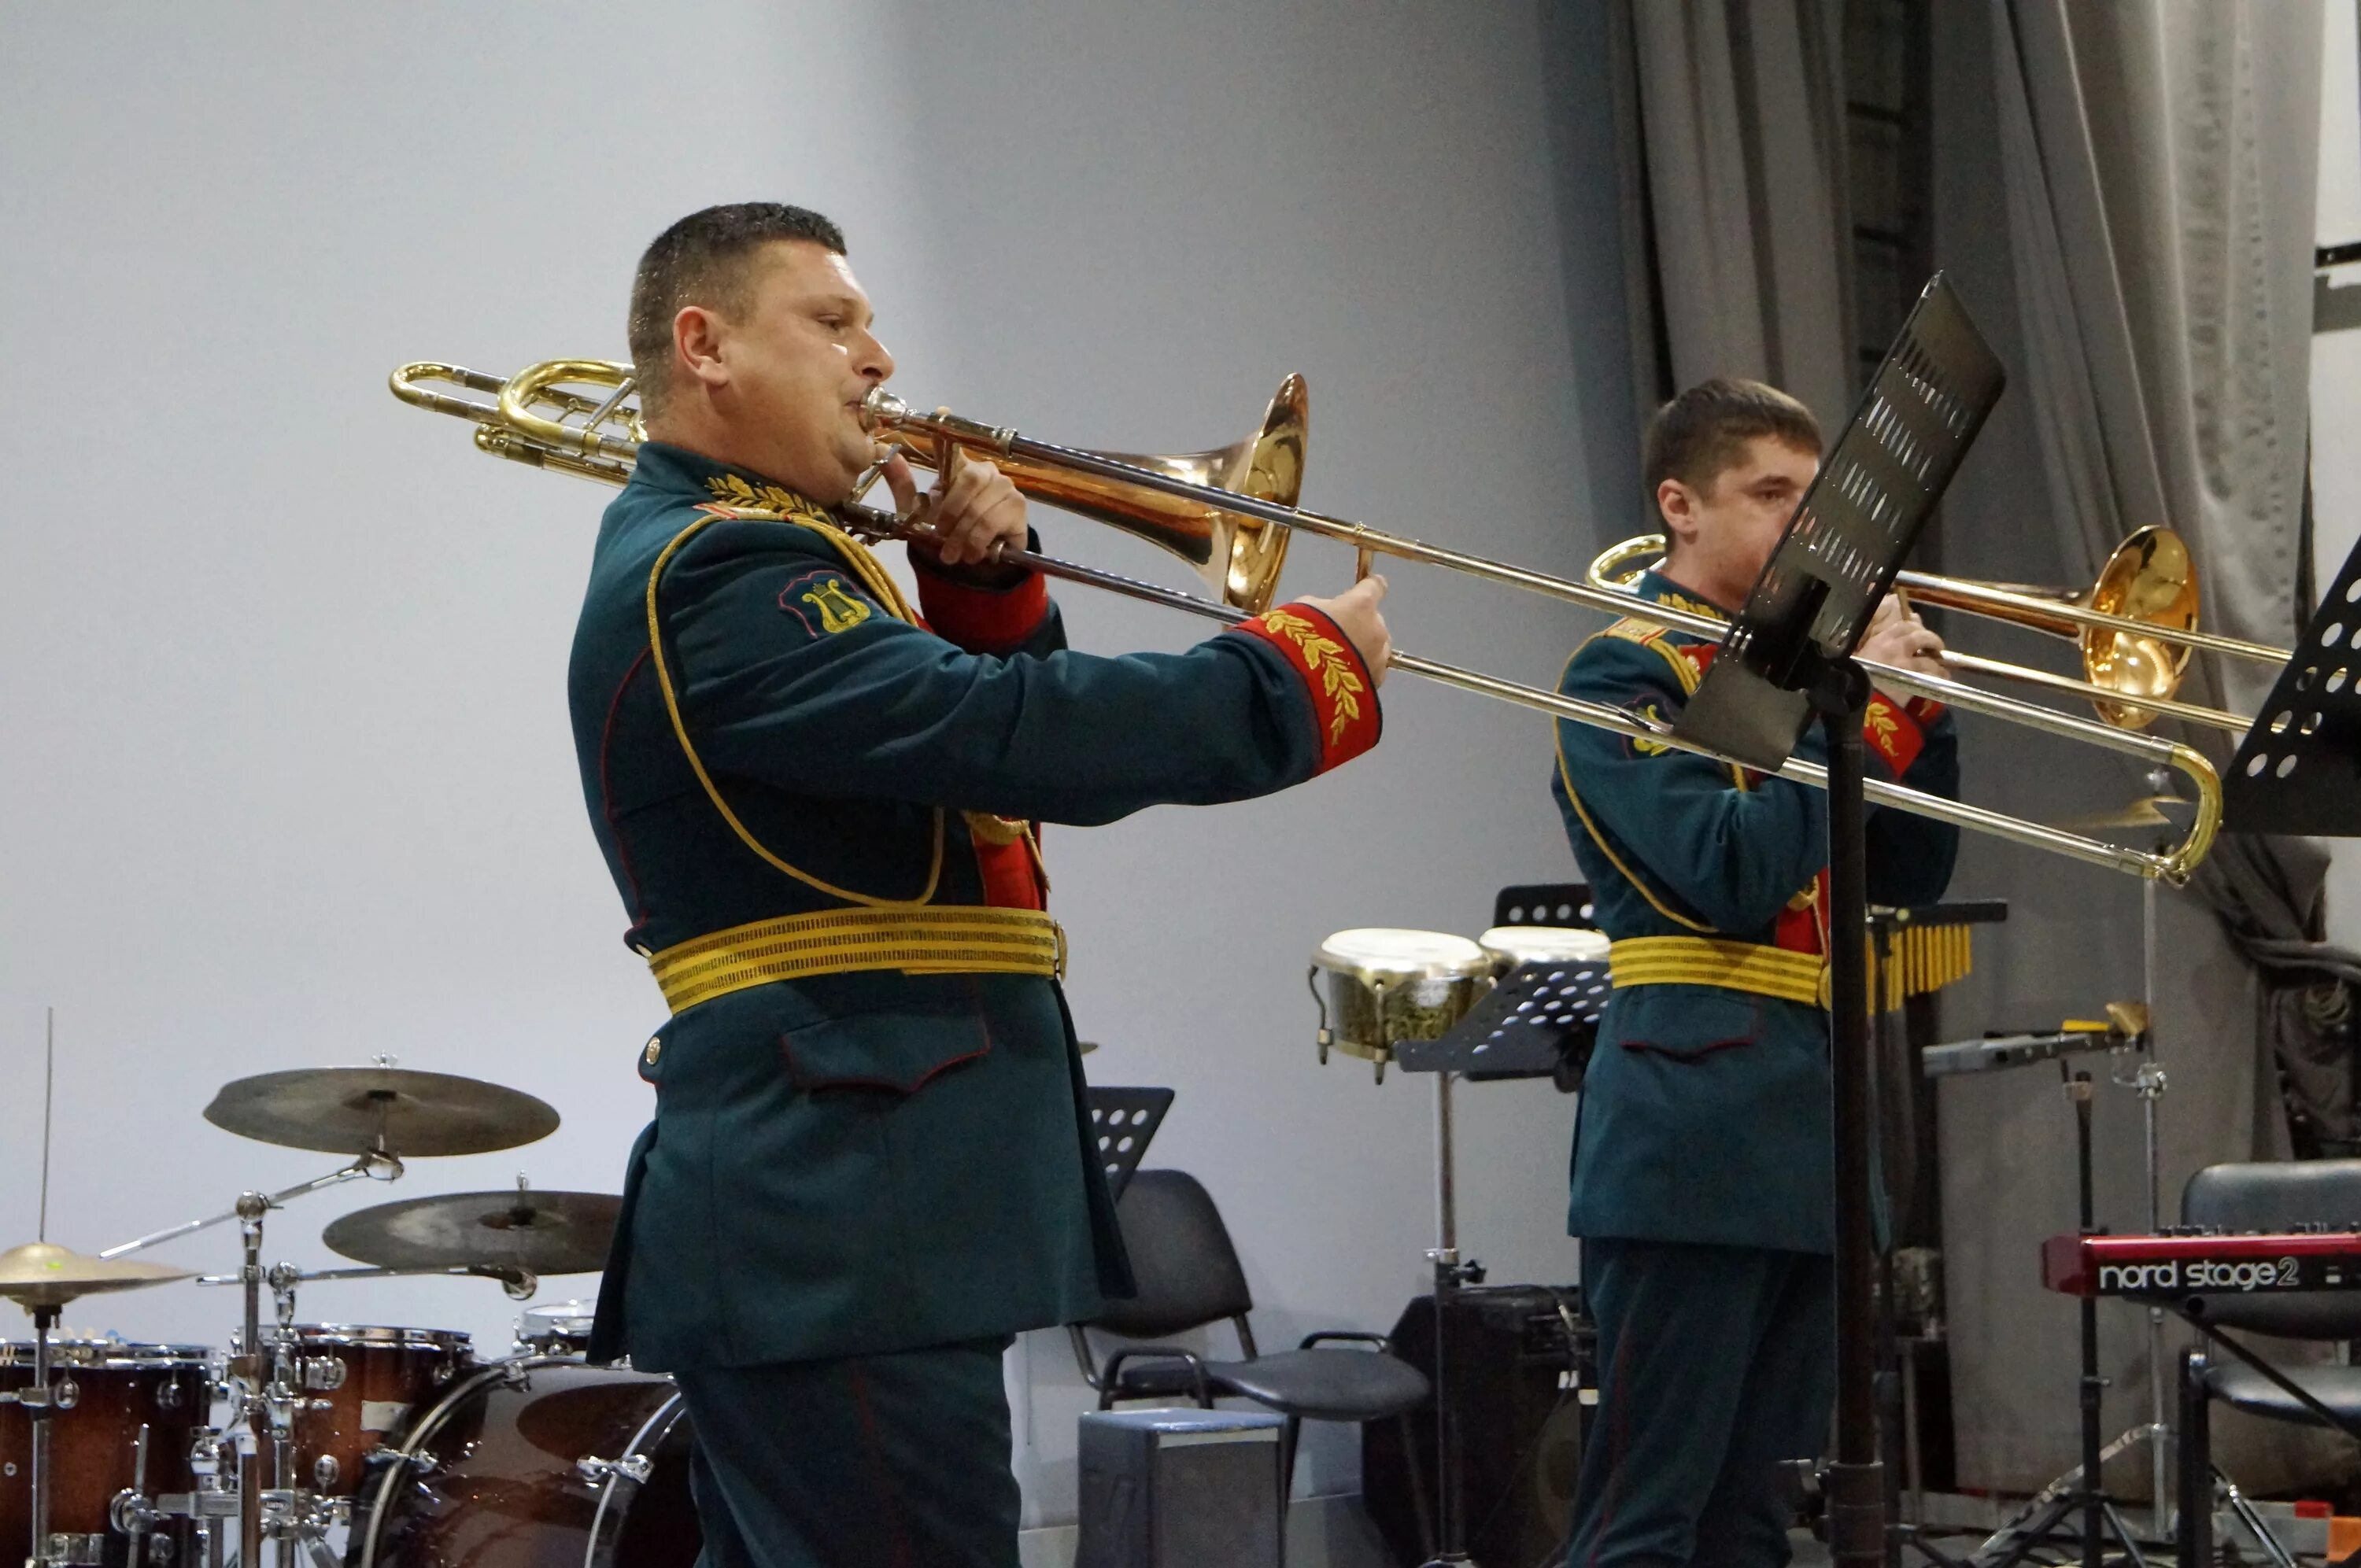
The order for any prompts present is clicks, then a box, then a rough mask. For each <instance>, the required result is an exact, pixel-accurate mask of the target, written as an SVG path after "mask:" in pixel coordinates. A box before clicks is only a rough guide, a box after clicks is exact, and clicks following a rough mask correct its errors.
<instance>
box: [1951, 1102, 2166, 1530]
mask: <svg viewBox="0 0 2361 1568" xmlns="http://www.w3.org/2000/svg"><path fill="white" fill-rule="evenodd" d="M2059 1074H2060V1075H2061V1076H2062V1077H2063V1078H2064V1079H2065V1086H2066V1096H2067V1099H2068V1100H2069V1101H2070V1102H2071V1103H2072V1104H2073V1107H2074V1164H2075V1176H2076V1179H2077V1184H2078V1187H2079V1190H2080V1209H2079V1212H2080V1218H2081V1234H2084V1235H2086V1236H2091V1235H2096V1234H2099V1223H2098V1212H2097V1202H2096V1200H2095V1198H2094V1196H2093V1193H2092V1185H2093V1184H2092V1156H2091V1096H2092V1082H2091V1075H2090V1074H2089V1073H2087V1072H2073V1071H2070V1070H2069V1069H2067V1068H2066V1067H2065V1066H2064V1065H2063V1064H2060V1066H2059ZM2081 1351H2082V1375H2081V1379H2080V1382H2079V1384H2078V1387H2079V1388H2080V1390H2081V1401H2080V1402H2081V1415H2082V1420H2081V1436H2082V1462H2081V1464H2079V1465H2078V1466H2076V1467H2075V1468H2074V1469H2073V1470H2071V1471H2070V1472H2068V1473H2067V1474H2066V1475H2062V1476H2060V1477H2059V1478H2058V1479H2057V1480H2055V1481H2052V1482H2051V1483H2050V1484H2049V1485H2048V1486H2047V1487H2045V1488H2044V1489H2043V1490H2042V1492H2041V1493H2040V1495H2038V1496H2037V1497H2034V1498H2033V1499H2032V1501H2030V1502H2028V1503H2027V1504H2026V1506H2025V1508H2024V1509H2023V1510H2022V1511H2020V1512H2019V1513H2018V1514H2017V1516H2016V1517H2015V1519H2011V1520H2010V1521H2009V1522H2008V1523H2007V1524H2005V1525H2003V1526H2002V1527H2001V1528H2000V1530H1997V1531H1995V1532H1994V1533H1993V1535H1992V1536H1991V1537H1990V1538H1989V1539H1987V1540H1986V1541H1984V1543H1983V1544H1982V1546H1981V1547H1979V1548H1977V1550H1976V1552H1975V1553H1974V1554H1973V1555H1972V1556H1971V1557H1970V1558H1969V1559H1968V1561H1969V1562H1970V1563H1972V1564H1975V1565H1976V1568H2015V1564H2017V1563H2022V1562H2024V1561H2025V1560H2026V1558H2028V1557H2030V1556H2031V1555H2032V1554H2033V1553H2034V1552H2037V1551H2038V1550H2039V1549H2040V1548H2041V1546H2042V1545H2043V1543H2044V1542H2045V1541H2047V1540H2048V1535H2049V1532H2050V1531H2051V1530H2054V1529H2056V1528H2057V1527H2058V1526H2059V1525H2060V1524H2062V1523H2064V1522H2065V1521H2066V1520H2067V1519H2070V1518H2071V1517H2072V1516H2073V1515H2075V1514H2076V1513H2078V1512H2079V1513H2080V1514H2081V1518H2082V1556H2081V1563H2082V1568H2100V1559H2101V1539H2102V1537H2103V1535H2106V1534H2112V1535H2113V1536H2114V1539H2115V1543H2116V1544H2117V1545H2119V1546H2120V1547H2122V1548H2123V1551H2124V1556H2125V1560H2126V1561H2127V1562H2128V1563H2130V1564H2131V1568H2147V1558H2145V1557H2144V1556H2142V1555H2141V1554H2140V1549H2139V1543H2138V1541H2136V1539H2135V1538H2134V1536H2133V1532H2132V1528H2131V1525H2130V1524H2129V1523H2128V1522H2126V1521H2125V1519H2124V1516H2123V1512H2122V1510H2121V1509H2119V1508H2116V1507H2115V1505H2114V1499H2112V1498H2110V1497H2108V1496H2107V1494H2106V1492H2105V1490H2104V1489H2103V1481H2102V1476H2101V1469H2102V1467H2103V1465H2104V1464H2105V1462H2106V1460H2107V1459H2108V1457H2109V1456H2111V1455H2113V1454H2114V1453H2117V1452H2118V1451H2120V1450H2121V1449H2122V1448H2124V1447H2125V1445H2126V1442H2127V1441H2128V1440H2127V1439H2124V1438H2119V1439H2117V1440H2116V1441H2115V1442H2114V1443H2113V1444H2111V1445H2109V1446H2107V1447H2105V1448H2102V1447H2101V1446H2100V1442H2099V1415H2100V1398H2101V1395H2102V1393H2103V1390H2104V1389H2105V1387H2106V1384H2107V1380H2106V1378H2104V1377H2103V1376H2100V1373H2099V1300H2098V1298H2097V1297H2095V1296H2085V1297H2083V1298H2082V1299H2081Z"/></svg>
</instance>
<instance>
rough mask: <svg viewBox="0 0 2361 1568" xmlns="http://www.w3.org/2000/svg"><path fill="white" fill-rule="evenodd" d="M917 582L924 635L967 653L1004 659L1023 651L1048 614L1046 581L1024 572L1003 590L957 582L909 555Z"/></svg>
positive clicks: (1038, 574)
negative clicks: (929, 632) (1010, 652)
mask: <svg viewBox="0 0 2361 1568" xmlns="http://www.w3.org/2000/svg"><path fill="white" fill-rule="evenodd" d="M910 571H911V575H912V576H916V577H917V579H918V607H919V610H920V613H921V614H922V615H924V616H925V618H926V622H927V626H928V630H932V631H933V632H934V634H935V635H936V636H938V637H940V638H942V639H943V640H944V641H948V642H953V643H956V644H958V645H959V646H960V647H961V648H963V649H965V650H967V651H968V652H971V653H1004V652H1007V651H1008V650H1010V649H1012V648H1019V647H1022V646H1024V643H1025V640H1026V639H1027V638H1028V637H1030V636H1032V635H1033V633H1034V632H1035V631H1036V630H1039V628H1040V625H1041V618H1042V617H1043V616H1045V615H1048V614H1049V579H1048V578H1046V577H1044V576H1041V574H1040V573H1038V572H1027V573H1026V574H1025V576H1024V577H1023V578H1021V579H1020V580H1018V581H1017V582H1015V583H1012V584H1011V585H1009V586H1008V587H1005V588H987V587H983V586H981V585H979V584H975V583H967V582H961V580H960V579H959V578H957V577H954V576H951V575H950V573H948V572H946V571H944V570H943V569H942V568H941V567H939V566H935V565H929V564H928V562H927V561H926V560H925V559H924V558H923V557H921V556H920V555H919V554H918V553H917V551H915V550H914V551H912V552H911V553H910Z"/></svg>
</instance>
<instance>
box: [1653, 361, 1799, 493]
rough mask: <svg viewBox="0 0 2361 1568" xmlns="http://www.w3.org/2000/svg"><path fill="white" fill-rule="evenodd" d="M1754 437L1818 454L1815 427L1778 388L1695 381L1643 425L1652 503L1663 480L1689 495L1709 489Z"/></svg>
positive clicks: (1729, 380)
mask: <svg viewBox="0 0 2361 1568" xmlns="http://www.w3.org/2000/svg"><path fill="white" fill-rule="evenodd" d="M1759 435H1769V436H1775V437H1777V438H1778V439H1779V440H1780V441H1782V442H1784V443H1785V444H1788V445H1789V446H1793V447H1795V448H1797V449H1798V450H1801V451H1808V452H1812V453H1815V454H1817V452H1818V451H1819V449H1820V422H1819V421H1818V420H1816V419H1814V418H1813V417H1812V411H1811V410H1809V409H1807V408H1806V407H1805V406H1804V405H1803V404H1802V403H1799V402H1797V401H1796V400H1795V399H1793V398H1791V397H1789V396H1788V395H1787V394H1786V393H1784V392H1783V391H1781V390H1780V389H1778V388H1776V387H1767V386H1764V385H1763V383H1762V382H1760V381H1748V380H1743V379H1741V378H1738V377H1736V376H1716V377H1715V378H1713V379H1712V380H1710V381H1699V382H1698V383H1697V385H1696V386H1694V387H1691V388H1690V389H1688V390H1687V391H1686V392H1683V393H1682V394H1681V395H1680V396H1679V397H1677V398H1675V399H1674V400H1672V401H1671V402H1669V403H1666V404H1665V405H1664V407H1663V408H1660V409H1658V410H1657V411H1656V413H1655V417H1654V418H1653V419H1651V420H1650V421H1649V422H1648V433H1647V435H1646V436H1645V437H1644V438H1643V439H1642V442H1641V444H1640V466H1641V470H1642V474H1643V475H1644V477H1646V479H1647V483H1648V495H1649V498H1650V499H1651V502H1652V504H1653V499H1654V497H1655V494H1656V490H1657V488H1658V487H1660V486H1662V485H1663V484H1664V481H1665V480H1666V479H1678V480H1679V481H1680V482H1681V483H1682V484H1684V485H1686V486H1688V487H1689V488H1691V489H1694V490H1708V489H1711V488H1713V482H1714V481H1715V480H1716V479H1719V478H1720V477H1721V475H1722V472H1723V470H1724V469H1727V468H1728V467H1730V466H1731V465H1732V464H1734V463H1736V462H1737V461H1738V459H1739V458H1740V456H1741V455H1743V454H1744V452H1745V450H1746V444H1747V443H1748V442H1750V441H1752V440H1753V439H1754V438H1755V437H1756V436H1759Z"/></svg>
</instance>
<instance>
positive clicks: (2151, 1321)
mask: <svg viewBox="0 0 2361 1568" xmlns="http://www.w3.org/2000/svg"><path fill="white" fill-rule="evenodd" d="M2140 957H2141V978H2140V1003H2141V1005H2142V1006H2144V1007H2145V1008H2147V1032H2148V1033H2147V1038H2148V1046H2147V1051H2148V1059H2147V1062H2146V1063H2145V1064H2144V1065H2143V1066H2142V1067H2141V1068H2140V1070H2139V1096H2140V1124H2141V1128H2142V1130H2143V1132H2144V1134H2145V1135H2146V1138H2147V1230H2148V1234H2150V1235H2154V1234H2157V1233H2158V1232H2159V1231H2161V1230H2162V1229H2164V1146H2163V1143H2162V1140H2161V1137H2160V1136H2159V1130H2158V1125H2157V1113H2158V1104H2157V1102H2158V1099H2160V1098H2161V1097H2162V1095H2163V1093H2164V1069H2163V1068H2162V1067H2161V1066H2159V1065H2158V1062H2157V1059H2156V1039H2157V1027H2156V883H2155V881H2154V880H2153V879H2150V880H2149V881H2147V883H2144V884H2143V885H2142V886H2141V888H2140ZM2166 1409H2168V1407H2167V1405H2166V1404H2165V1371H2164V1309H2163V1308H2162V1307H2158V1306H2151V1307H2149V1308H2148V1310H2147V1422H2148V1426H2147V1439H2148V1476H2149V1484H2150V1485H2151V1486H2153V1487H2154V1490H2153V1491H2152V1492H2150V1493H2149V1508H2150V1516H2151V1519H2152V1521H2153V1524H2154V1528H2155V1530H2156V1538H2157V1539H2158V1541H2166V1540H2169V1539H2170V1538H2171V1535H2172V1505H2171V1502H2170V1493H2169V1489H2168V1486H2167V1481H2168V1477H2169V1475H2170V1463H2169V1454H2168V1452H2167V1451H2168V1450H2169V1448H2170V1447H2171V1443H2172V1428H2171V1427H2170V1426H2169V1425H2168V1424H2167V1423H2166V1420H2165V1411H2166Z"/></svg>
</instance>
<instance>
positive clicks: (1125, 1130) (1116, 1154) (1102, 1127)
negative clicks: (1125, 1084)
mask: <svg viewBox="0 0 2361 1568" xmlns="http://www.w3.org/2000/svg"><path fill="white" fill-rule="evenodd" d="M1172 1093H1173V1091H1171V1090H1170V1089H1102V1088H1100V1087H1099V1086H1098V1085H1097V1084H1095V1083H1093V1084H1092V1085H1091V1086H1090V1087H1089V1088H1087V1089H1085V1090H1083V1091H1082V1097H1083V1100H1084V1102H1085V1103H1087V1104H1088V1105H1089V1107H1090V1112H1091V1140H1092V1141H1093V1143H1095V1144H1096V1145H1097V1146H1098V1151H1099V1168H1100V1169H1101V1170H1102V1171H1104V1173H1105V1174H1106V1184H1107V1196H1108V1197H1109V1198H1111V1199H1113V1198H1120V1197H1122V1196H1123V1190H1124V1189H1125V1188H1126V1187H1128V1186H1130V1185H1131V1178H1132V1174H1133V1173H1134V1172H1135V1171H1137V1170H1138V1168H1139V1162H1140V1160H1141V1159H1142V1158H1143V1157H1145V1156H1146V1155H1147V1153H1148V1139H1150V1138H1152V1137H1154V1136H1155V1135H1156V1129H1157V1128H1159V1127H1160V1126H1162V1125H1164V1113H1166V1112H1167V1111H1170V1109H1172Z"/></svg>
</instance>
